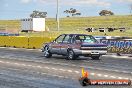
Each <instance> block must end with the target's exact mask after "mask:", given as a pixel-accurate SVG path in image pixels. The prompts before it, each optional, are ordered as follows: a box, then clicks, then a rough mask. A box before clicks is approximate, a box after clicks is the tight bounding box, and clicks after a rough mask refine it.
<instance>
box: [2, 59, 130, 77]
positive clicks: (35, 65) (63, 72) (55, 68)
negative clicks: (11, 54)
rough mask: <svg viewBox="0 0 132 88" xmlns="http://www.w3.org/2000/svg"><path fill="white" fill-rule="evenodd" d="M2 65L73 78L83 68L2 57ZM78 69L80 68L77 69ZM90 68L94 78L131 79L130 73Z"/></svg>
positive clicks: (8, 67) (77, 75)
mask: <svg viewBox="0 0 132 88" xmlns="http://www.w3.org/2000/svg"><path fill="white" fill-rule="evenodd" d="M0 63H1V64H0V67H1V68H2V67H3V68H5V69H6V68H7V69H12V70H13V69H14V70H18V71H26V72H32V71H33V72H34V73H38V74H51V76H52V75H53V76H58V77H62V78H71V79H78V78H79V76H80V75H81V68H78V67H72V66H70V67H68V66H63V67H62V66H59V65H54V64H49V65H47V64H42V63H40V62H32V63H31V62H27V61H20V60H19V61H18V60H10V59H8V60H7V59H0ZM77 69H80V71H79V70H77ZM88 70H89V74H90V77H91V78H94V79H98V78H99V79H129V78H130V76H131V75H130V74H123V73H122V74H121V75H118V74H119V73H116V74H115V73H114V74H109V72H107V71H104V72H102V71H100V70H98V71H97V70H96V71H95V70H91V69H88Z"/></svg>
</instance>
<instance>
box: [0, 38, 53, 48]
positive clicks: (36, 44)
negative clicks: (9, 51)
mask: <svg viewBox="0 0 132 88" xmlns="http://www.w3.org/2000/svg"><path fill="white" fill-rule="evenodd" d="M53 39H54V38H52V37H23V36H0V46H1V47H15V48H27V49H29V48H32V49H36V48H41V47H42V45H43V43H47V42H50V41H52V40H53Z"/></svg>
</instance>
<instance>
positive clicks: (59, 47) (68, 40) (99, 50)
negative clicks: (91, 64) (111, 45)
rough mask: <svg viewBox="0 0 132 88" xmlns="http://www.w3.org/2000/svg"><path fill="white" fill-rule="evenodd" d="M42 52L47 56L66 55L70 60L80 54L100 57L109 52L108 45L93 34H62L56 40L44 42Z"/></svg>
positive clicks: (93, 57) (94, 57)
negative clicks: (100, 41)
mask: <svg viewBox="0 0 132 88" xmlns="http://www.w3.org/2000/svg"><path fill="white" fill-rule="evenodd" d="M42 52H43V53H44V56H45V57H46V58H50V57H51V56H52V55H53V54H58V55H64V56H66V59H69V60H72V59H76V58H77V57H79V56H86V57H91V58H92V59H100V56H101V55H105V54H107V45H106V44H103V43H99V42H98V41H97V40H96V39H95V38H94V37H93V36H92V35H86V34H62V35H60V36H58V37H57V38H56V39H55V40H54V41H52V42H50V43H46V44H44V45H43V47H42Z"/></svg>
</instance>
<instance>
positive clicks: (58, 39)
mask: <svg viewBox="0 0 132 88" xmlns="http://www.w3.org/2000/svg"><path fill="white" fill-rule="evenodd" d="M64 37H65V35H61V36H59V37H58V38H57V39H56V40H55V42H56V43H62V41H63V39H64Z"/></svg>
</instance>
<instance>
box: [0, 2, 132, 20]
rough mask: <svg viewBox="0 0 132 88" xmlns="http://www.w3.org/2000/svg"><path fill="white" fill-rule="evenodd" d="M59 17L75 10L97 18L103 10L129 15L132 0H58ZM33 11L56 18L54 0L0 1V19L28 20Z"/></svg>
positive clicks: (83, 14)
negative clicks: (44, 12)
mask: <svg viewBox="0 0 132 88" xmlns="http://www.w3.org/2000/svg"><path fill="white" fill-rule="evenodd" d="M59 2H60V5H59V6H60V16H61V17H65V16H66V14H64V13H63V11H64V10H66V9H69V8H76V9H77V10H79V11H80V12H81V13H82V16H98V13H99V11H101V10H103V9H107V10H111V11H112V12H114V13H115V14H116V15H128V14H130V7H129V6H130V4H132V0H59ZM33 10H39V11H46V12H47V13H48V14H47V16H48V17H53V18H55V17H56V0H0V19H21V18H28V17H29V14H30V13H32V11H33Z"/></svg>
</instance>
